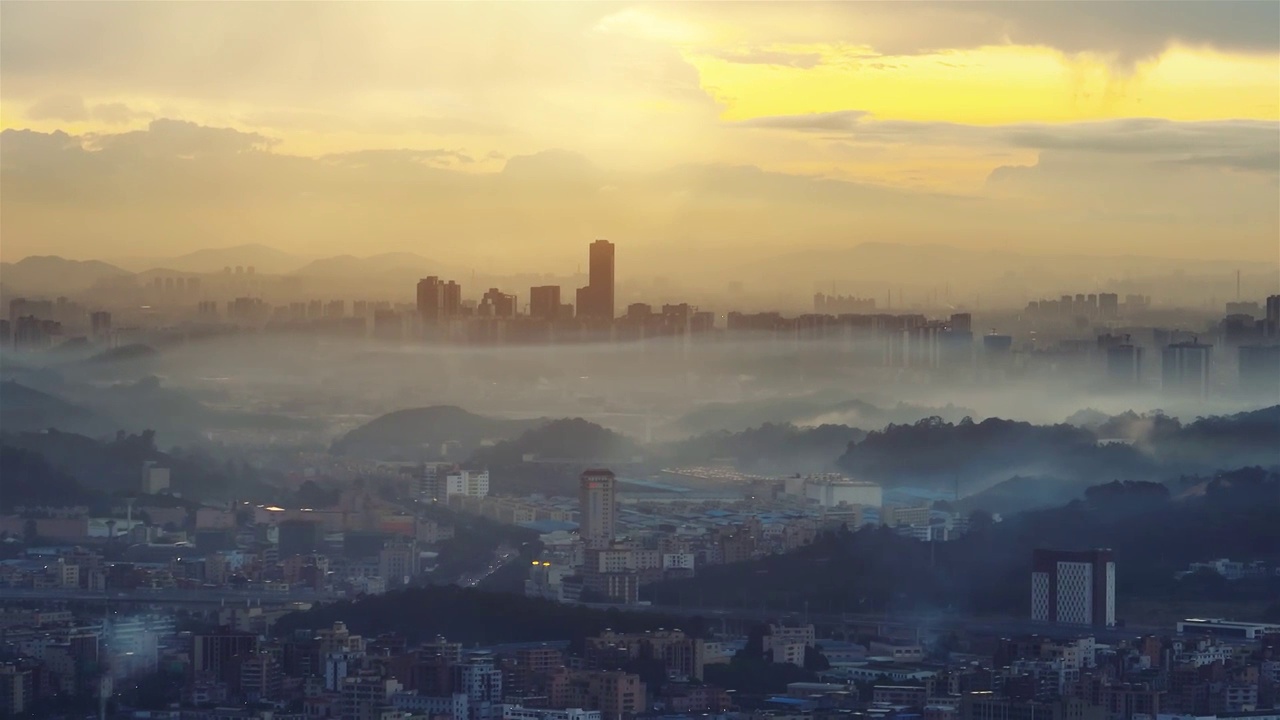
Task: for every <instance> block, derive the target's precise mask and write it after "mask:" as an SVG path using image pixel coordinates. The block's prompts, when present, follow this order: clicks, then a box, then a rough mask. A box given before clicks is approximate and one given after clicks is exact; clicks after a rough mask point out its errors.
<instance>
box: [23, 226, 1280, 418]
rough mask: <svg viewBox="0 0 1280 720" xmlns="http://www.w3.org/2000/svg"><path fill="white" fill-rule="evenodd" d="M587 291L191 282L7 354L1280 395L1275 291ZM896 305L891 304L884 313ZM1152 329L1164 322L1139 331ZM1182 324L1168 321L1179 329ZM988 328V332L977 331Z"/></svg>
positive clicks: (49, 323)
mask: <svg viewBox="0 0 1280 720" xmlns="http://www.w3.org/2000/svg"><path fill="white" fill-rule="evenodd" d="M588 260H589V262H588V268H589V274H588V282H587V284H586V285H585V286H583V287H580V288H577V289H576V291H575V292H574V294H573V295H572V297H573V299H574V301H575V302H573V303H568V302H564V300H565V298H564V297H563V296H562V292H561V291H562V288H561V287H560V286H556V285H539V286H533V287H530V288H529V290H528V295H527V301H524V302H522V301H521V299H520V297H519V296H518V295H516V294H514V293H508V292H505V291H503V290H502V289H499V288H496V287H495V288H489V289H487V290H485V291H484V292H483V293H481V294H480V295H479V297H478V298H475V299H469V298H466V297H464V293H463V289H462V286H461V285H460V284H459V283H458V282H457V281H456V280H452V279H444V278H440V277H435V276H433V277H426V278H423V279H421V280H419V281H418V283H417V286H416V288H415V293H414V294H415V297H416V302H415V303H413V304H405V303H393V302H392V301H389V300H356V301H354V302H351V303H350V305H348V302H347V301H346V300H327V301H326V300H318V299H317V300H310V301H306V302H298V301H294V302H290V303H288V304H287V305H275V306H272V305H270V304H268V303H267V302H265V301H264V300H262V299H261V298H260V297H257V296H255V295H243V296H238V297H234V298H232V299H229V300H226V301H225V302H219V301H216V300H205V299H200V300H196V298H200V297H203V296H205V295H206V293H205V289H206V288H205V286H204V285H203V284H202V282H201V279H200V278H198V277H187V278H184V277H163V278H162V277H155V278H153V280H152V282H151V285H150V287H148V288H143V290H144V293H145V294H146V295H147V296H148V298H149V299H148V300H147V302H148V303H154V304H149V305H146V306H144V307H142V308H136V307H135V308H101V309H99V308H93V309H90V308H89V307H86V306H84V305H82V304H80V303H78V302H76V301H74V300H71V299H69V298H66V297H59V298H56V299H31V298H26V297H15V298H11V299H10V300H9V304H8V311H9V312H8V318H7V319H4V320H0V343H3V344H6V345H10V346H12V347H13V348H14V349H17V350H20V351H28V352H30V351H41V350H48V349H51V348H53V347H57V346H59V345H60V344H62V343H68V342H70V343H73V344H75V343H85V342H89V343H92V344H94V345H97V346H100V347H103V348H108V349H109V348H120V347H124V346H130V345H134V344H147V343H158V342H160V343H162V342H185V341H190V340H196V339H200V338H202V337H218V336H225V335H228V334H244V333H265V334H271V335H280V336H290V335H298V334H302V335H316V336H330V337H334V338H342V339H347V340H358V339H369V340H374V341H377V342H380V343H384V344H389V345H404V344H419V343H421V344H427V345H440V344H448V345H471V346H522V345H540V344H565V343H584V342H609V343H645V342H648V341H658V340H664V339H665V340H674V341H679V342H684V343H709V342H724V341H730V340H758V341H764V342H767V343H771V344H773V345H775V346H777V345H780V344H788V343H800V342H815V341H820V342H824V343H827V344H829V345H831V346H832V348H831V349H829V350H825V351H824V352H841V353H844V354H846V355H847V356H848V360H849V362H850V363H852V364H855V365H866V366H881V367H887V368H900V369H902V370H905V371H910V372H920V373H941V374H944V375H945V376H946V377H949V378H951V379H953V380H963V379H966V378H968V379H971V380H975V381H978V382H999V381H1000V380H1003V379H1008V378H1010V377H1017V376H1034V375H1036V374H1040V373H1048V374H1051V375H1053V376H1056V377H1060V378H1068V379H1073V380H1076V381H1080V382H1084V383H1088V384H1093V385H1095V386H1099V387H1102V388H1105V389H1109V390H1113V391H1125V390H1137V389H1142V388H1157V389H1160V390H1163V391H1165V392H1168V393H1172V394H1176V395H1181V396H1191V397H1207V396H1209V395H1210V394H1215V393H1225V394H1227V395H1232V394H1239V395H1245V396H1253V395H1263V396H1275V397H1280V295H1269V296H1268V297H1267V298H1265V301H1263V302H1256V301H1245V300H1238V301H1231V302H1227V303H1226V304H1225V312H1224V314H1223V315H1222V316H1221V317H1220V319H1219V320H1218V321H1217V322H1214V323H1211V324H1209V325H1207V326H1204V327H1199V328H1196V327H1191V328H1188V327H1186V326H1185V325H1184V326H1182V327H1179V326H1178V325H1176V324H1173V325H1171V324H1167V323H1168V321H1169V320H1170V319H1171V318H1170V317H1169V316H1168V314H1167V313H1163V314H1157V315H1153V314H1152V312H1151V299H1150V298H1149V297H1148V296H1144V295H1132V294H1131V295H1126V296H1124V297H1123V298H1121V297H1120V296H1119V295H1117V294H1116V293H1106V292H1102V293H1087V294H1085V293H1077V294H1075V295H1063V296H1062V297H1061V298H1059V299H1056V300H1052V299H1046V300H1039V301H1032V302H1030V303H1029V304H1028V305H1027V307H1026V308H1025V309H1024V310H1023V311H1022V312H1021V313H1013V314H1010V313H996V312H992V313H989V314H988V315H987V317H985V318H984V317H981V316H980V318H979V321H980V322H981V321H984V320H987V319H990V320H991V321H992V322H999V323H1002V324H1003V325H1004V326H1005V328H1004V329H1002V328H1000V327H993V328H991V329H989V330H988V331H986V332H981V331H976V330H975V319H974V314H973V313H972V312H953V313H950V314H949V315H947V316H945V317H942V318H930V317H928V316H926V315H924V314H919V313H911V314H901V313H897V314H895V313H892V312H889V311H888V310H885V311H877V305H876V300H874V299H871V298H859V297H853V296H844V295H836V294H824V293H817V294H816V295H815V296H814V300H813V310H814V312H813V313H811V314H801V315H796V316H785V315H783V314H781V313H779V312H751V313H745V312H739V311H728V312H720V313H717V312H716V311H712V310H706V309H700V308H698V307H696V306H694V305H691V304H689V303H676V304H671V303H668V304H663V305H661V306H654V305H651V304H648V303H631V304H629V305H628V306H627V307H626V308H625V309H624V310H623V311H622V312H620V313H619V312H617V311H616V310H615V298H616V296H617V289H616V283H615V279H614V276H615V247H614V244H613V243H610V242H608V241H606V240H596V241H595V242H593V243H591V244H590V246H589V253H588ZM223 275H224V276H225V278H226V283H224V284H223V285H222V288H223V289H222V290H220V291H219V292H220V293H225V292H226V291H227V290H228V289H229V288H232V287H242V288H252V287H253V284H254V280H253V278H254V277H255V273H254V268H252V267H248V268H245V267H235V268H230V267H228V268H226V269H225V271H224V273H223ZM891 301H892V300H891V297H890V303H891ZM1144 318H1147V319H1148V322H1149V320H1150V319H1156V318H1159V319H1161V320H1162V321H1163V322H1161V323H1160V324H1147V323H1144V322H1143V320H1144ZM1172 319H1173V321H1174V322H1175V323H1176V322H1178V321H1177V319H1176V317H1174V318H1172ZM978 327H981V325H978Z"/></svg>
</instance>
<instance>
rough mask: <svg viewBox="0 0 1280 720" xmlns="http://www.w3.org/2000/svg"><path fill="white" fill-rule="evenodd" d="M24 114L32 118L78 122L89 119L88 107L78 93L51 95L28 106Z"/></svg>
mask: <svg viewBox="0 0 1280 720" xmlns="http://www.w3.org/2000/svg"><path fill="white" fill-rule="evenodd" d="M26 116H27V117H29V118H31V119H32V120H65V121H67V122H80V121H83V120H88V119H89V108H87V107H85V104H84V98H82V97H80V96H79V95H51V96H49V97H46V98H44V99H42V100H39V101H37V102H35V103H33V104H32V105H31V106H30V107H28V108H27V112H26Z"/></svg>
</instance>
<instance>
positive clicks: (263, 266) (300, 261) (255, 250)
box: [115, 243, 315, 275]
mask: <svg viewBox="0 0 1280 720" xmlns="http://www.w3.org/2000/svg"><path fill="white" fill-rule="evenodd" d="M313 259H315V258H314V257H310V256H303V255H295V254H293V253H289V252H285V251H283V250H277V249H275V248H273V247H270V246H267V245H262V244H260V243H249V244H245V245H234V246H232V247H225V248H205V249H203V250H196V251H195V252H189V253H187V254H185V255H178V256H174V257H125V258H119V259H117V260H115V263H116V264H117V265H119V266H120V267H124V268H129V269H130V270H132V271H134V272H143V271H146V270H149V269H152V268H169V269H171V270H176V271H178V272H191V273H216V272H222V269H223V268H228V267H230V268H234V267H236V266H240V267H252V268H253V269H254V271H255V272H260V273H265V274H268V275H283V274H286V273H290V272H293V271H294V270H297V269H298V268H300V267H302V266H303V265H306V264H307V262H308V261H310V260H313Z"/></svg>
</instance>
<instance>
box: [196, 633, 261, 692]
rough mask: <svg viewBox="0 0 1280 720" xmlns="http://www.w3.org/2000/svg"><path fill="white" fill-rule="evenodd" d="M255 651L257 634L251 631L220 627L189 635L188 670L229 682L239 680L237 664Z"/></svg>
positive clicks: (201, 675)
mask: <svg viewBox="0 0 1280 720" xmlns="http://www.w3.org/2000/svg"><path fill="white" fill-rule="evenodd" d="M257 652H258V636H257V635H254V634H253V633H243V632H234V631H219V632H216V633H211V634H206V635H196V636H194V637H193V638H192V650H191V671H192V673H193V674H194V675H195V676H196V677H208V678H210V679H214V680H218V681H221V682H224V683H228V684H232V683H238V682H239V681H240V665H241V663H243V662H244V661H245V660H248V659H249V658H250V657H252V656H253V655H256V654H257Z"/></svg>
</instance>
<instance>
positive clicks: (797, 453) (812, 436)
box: [655, 423, 867, 475]
mask: <svg viewBox="0 0 1280 720" xmlns="http://www.w3.org/2000/svg"><path fill="white" fill-rule="evenodd" d="M866 435H867V433H866V432H865V431H863V430H859V429H858V428H853V427H849V426H847V425H819V426H818V427H812V428H802V427H796V426H795V425H792V424H791V423H764V424H763V425H761V426H759V427H754V428H749V429H747V430H742V431H740V432H728V431H721V432H711V433H704V434H702V435H698V436H696V437H692V438H689V439H687V440H680V441H676V442H672V443H667V444H666V445H664V446H661V447H659V448H657V449H656V451H655V452H656V454H657V455H658V457H659V460H660V462H662V463H664V464H670V465H686V464H688V465H692V464H698V463H705V462H708V461H710V460H714V459H720V458H725V459H729V460H732V461H733V464H734V467H736V468H737V469H739V470H741V471H743V472H751V473H760V474H779V475H781V474H790V473H797V472H798V473H811V472H829V471H831V470H833V469H834V467H835V459H836V458H838V457H839V456H840V453H842V452H843V451H844V450H845V448H846V447H848V446H849V444H850V443H856V442H858V441H860V440H862V439H863V438H865V437H866Z"/></svg>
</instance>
